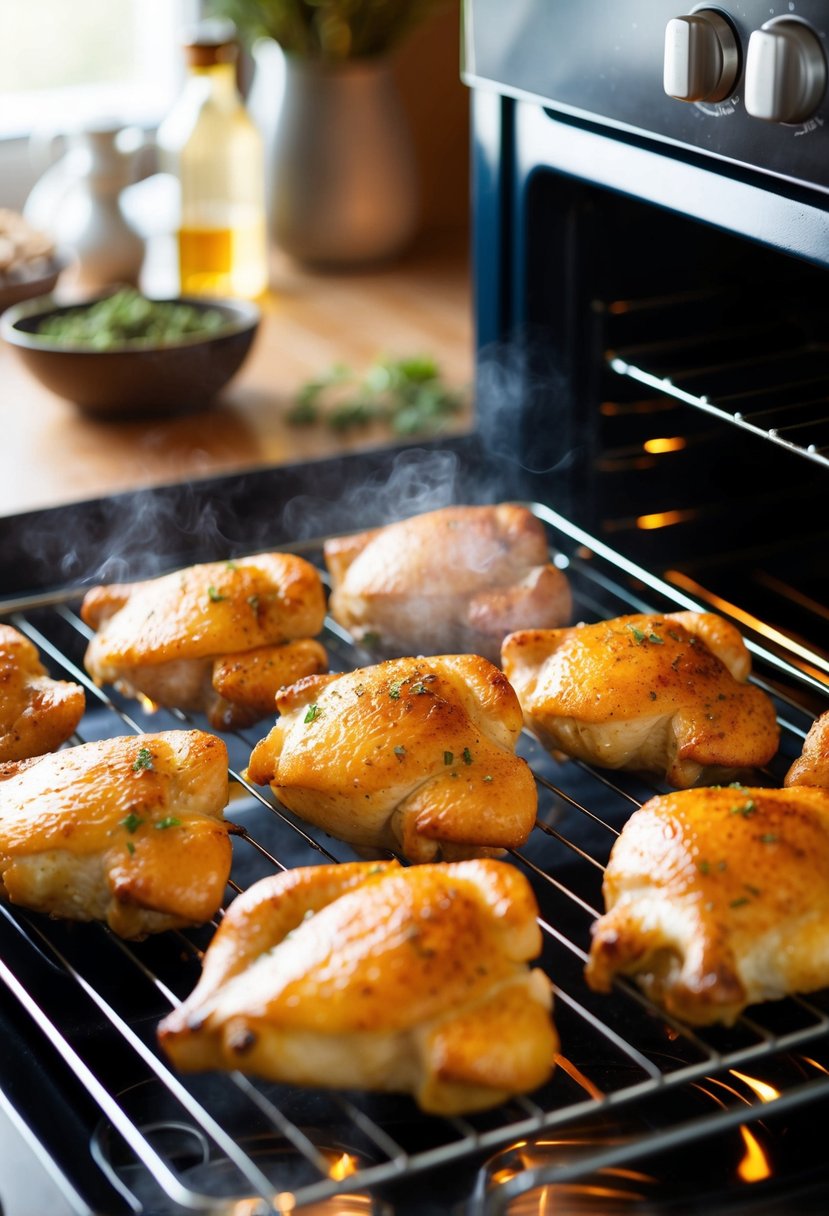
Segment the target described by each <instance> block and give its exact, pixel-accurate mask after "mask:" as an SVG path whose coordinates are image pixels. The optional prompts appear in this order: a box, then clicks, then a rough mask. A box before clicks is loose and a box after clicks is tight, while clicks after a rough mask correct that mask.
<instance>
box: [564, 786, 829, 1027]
mask: <svg viewBox="0 0 829 1216" xmlns="http://www.w3.org/2000/svg"><path fill="white" fill-rule="evenodd" d="M604 899H605V907H606V909H607V911H606V912H605V914H604V915H603V916H602V917H600V919H599V920H598V921H597V922H596V924H595V925H594V927H593V943H592V947H591V950H590V958H589V961H588V964H587V970H586V976H587V981H588V983H589V984H590V986H591V987H592V988H595V989H596V990H597V991H600V992H607V991H609V989H610V985H611V982H612V980H613V978H614V976H617V975H631V976H635V977H636V979H637V981H638V982H639V984H640V985H641V986H642V988H644V989H645V991H646V992H647V993H648V994H649V995H650V996H651V997H652V998H653V999H654V1000H656V1001H657V1002H659V1003H660V1004H661V1005H663V1006H664V1007H665V1009H667V1010H668V1011H669V1012H670V1013H672V1014H675V1015H676V1016H677V1017H679V1018H682V1019H683V1020H684V1021H687V1022H691V1023H694V1024H698V1025H706V1024H709V1023H713V1022H724V1023H725V1024H726V1025H728V1024H730V1023H731V1022H733V1021H734V1019H735V1018H736V1017H738V1016H739V1014H740V1013H741V1012H742V1010H743V1009H744V1008H745V1007H746V1006H747V1005H751V1004H754V1003H755V1002H757V1001H768V1000H774V999H776V998H778V997H782V996H785V995H787V994H789V993H797V992H812V991H814V990H816V989H818V988H823V987H825V986H826V985H827V984H829V933H827V924H829V791H826V790H817V789H809V788H805V787H804V788H798V789H789V790H775V789H753V788H748V787H742V786H739V785H734V786H731V787H715V788H710V789H695V790H683V791H681V792H677V793H672V794H666V795H662V796H660V797H657V798H652V799H651V800H650V802H647V803H646V804H645V805H644V806H643V807H642V808H641V809H640V810H638V811H636V813H635V814H634V815H633V816H632V817H631V818H630V820H629V821H628V822H627V823H626V824H625V827H624V828H623V830H622V834H621V836H620V837H619V839H618V840H617V841H616V843H615V844H614V846H613V851H612V853H611V857H610V862H609V864H608V867H607V871H606V873H605V879H604Z"/></svg>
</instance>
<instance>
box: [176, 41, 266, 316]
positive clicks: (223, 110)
mask: <svg viewBox="0 0 829 1216" xmlns="http://www.w3.org/2000/svg"><path fill="white" fill-rule="evenodd" d="M185 53H186V56H187V68H188V73H187V80H186V83H185V86H184V89H183V91H182V94H181V96H180V97H179V99H178V101H177V102H176V104H175V105H174V107H173V109H172V110H171V111H170V113H169V114H168V115H167V117H166V118H165V119H164V121H163V122H162V124H161V126H160V127H159V130H158V147H159V155H160V161H161V167H162V168H163V169H165V170H167V171H168V172H170V173H172V174H173V175H174V176H175V177H176V178H177V180H178V183H179V186H180V191H181V211H180V218H179V227H178V232H177V237H178V258H179V275H180V284H181V292H182V294H183V295H212V296H242V297H246V298H248V299H252V298H254V297H256V296H259V295H261V294H262V293H263V292H264V291H265V290H266V289H267V286H268V263H267V236H266V222H265V170H264V151H263V146H262V138H261V136H260V134H259V131H258V129H257V127H256V126H255V125H254V123H253V120H252V119H251V117H250V115H249V114H248V112H247V110H246V109H245V105H244V102H243V101H242V98H241V96H240V95H239V91H238V88H237V84H236V57H237V44H236V42H235V37H234V31H233V29H232V27H230V28H228V24H227V23H226V22H203V23H202V24H201V25H200V26H198V27H197V29H196V31H195V32H194V34H193V36H192V37H191V38H189V39H188V41H187V42H186V44H185Z"/></svg>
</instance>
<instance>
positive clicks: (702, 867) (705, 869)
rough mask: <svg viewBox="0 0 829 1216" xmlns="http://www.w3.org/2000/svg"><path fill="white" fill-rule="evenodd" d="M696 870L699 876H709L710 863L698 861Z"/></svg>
mask: <svg viewBox="0 0 829 1216" xmlns="http://www.w3.org/2000/svg"><path fill="white" fill-rule="evenodd" d="M697 869H698V870H699V872H700V874H710V873H711V863H710V862H709V861H698V862H697Z"/></svg>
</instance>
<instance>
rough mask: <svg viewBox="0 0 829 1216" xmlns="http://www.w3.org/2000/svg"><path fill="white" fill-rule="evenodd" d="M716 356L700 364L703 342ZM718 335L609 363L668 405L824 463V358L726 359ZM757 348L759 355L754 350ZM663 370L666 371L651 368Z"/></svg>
mask: <svg viewBox="0 0 829 1216" xmlns="http://www.w3.org/2000/svg"><path fill="white" fill-rule="evenodd" d="M715 341H716V344H717V347H718V349H717V351H716V353H714V352H713V351H712V353H711V356H710V359H708V360H707V359H706V357H705V354H706V343H707V342H711V343H712V345H713V343H714V342H715ZM722 341H723V336H722V334H721V333H718V334H717V336H716V339H714V338H712V336H711V335H706V334H703V335H701V336H700V337H699V338H698V339H695V340H694V343H693V349H691V350H689V342H688V340H687V339H685V340H683V341H681V342H679V341H675V342H672V341H665V342H662V343H660V344H659V345H658V347H656V348H653V347H651V348H647V347H645V348H643V349H636V348H631V349H629V350H625V349H622V350H619V351H610V352H609V353H608V356H607V362H608V366H609V367H610V369H611V370H612V371H614V372H615V373H616V374H617V375H619V376H625V377H627V378H628V379H630V380H634V381H636V382H637V383H639V384H643V385H646V386H647V387H648V388H651V389H655V390H656V391H657V392H660V393H664V394H665V395H666V396H668V397H672V398H674V400H677V401H682V402H684V403H685V404H686V405H692V406H694V407H695V408H696V409H698V410H701V411H702V412H703V413H706V414H710V415H712V416H713V417H715V418H719V419H721V420H722V421H725V422H728V423H730V424H731V425H732V426H735V427H737V428H738V429H740V430H743V431H749V432H750V433H751V434H753V435H759V436H760V437H761V438H763V439H765V440H768V441H770V442H771V443H774V444H776V445H778V446H779V447H782V448H785V449H786V450H787V451H789V452H794V453H797V454H798V455H799V456H804V457H806V459H808V460H810V461H813V462H814V463H816V464H819V465H822V466H823V467H827V466H829V355H827V352H826V350H825V348H819V347H818V348H815V347H812V346H809V345H804V346H802V347H797V348H794V349H790V348H787V349H785V350H783V351H777V350H772V352H771V353H769V354H765V353H763V354H760V353H755V354H753V355H751V356H750V357H743V358H736V357H735V358H733V359H725V358H724V357H723V353H722V349H721V346H722ZM758 350H763V347H762V346H760V347H759V348H758ZM662 367H668V368H670V374H666V373H665V372H664V371H662V370H656V369H657V368H662Z"/></svg>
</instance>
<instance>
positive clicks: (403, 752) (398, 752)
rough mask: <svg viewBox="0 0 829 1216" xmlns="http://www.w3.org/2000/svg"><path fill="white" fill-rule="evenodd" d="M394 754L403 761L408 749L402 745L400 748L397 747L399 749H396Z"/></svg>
mask: <svg viewBox="0 0 829 1216" xmlns="http://www.w3.org/2000/svg"><path fill="white" fill-rule="evenodd" d="M394 754H395V756H397V759H398V760H402V759H403V757H404V756H405V755H406V749H405V747H403V745H402V744H400V745H398V746H397V747H396V748H395V749H394Z"/></svg>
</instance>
